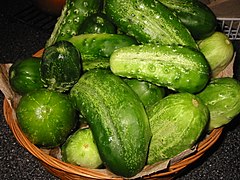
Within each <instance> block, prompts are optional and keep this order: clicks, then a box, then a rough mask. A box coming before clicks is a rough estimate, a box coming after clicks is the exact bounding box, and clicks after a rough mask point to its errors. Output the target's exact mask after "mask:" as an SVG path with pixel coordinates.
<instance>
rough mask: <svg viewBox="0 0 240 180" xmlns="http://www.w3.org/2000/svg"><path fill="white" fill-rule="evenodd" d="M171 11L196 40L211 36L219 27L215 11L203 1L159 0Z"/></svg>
mask: <svg viewBox="0 0 240 180" xmlns="http://www.w3.org/2000/svg"><path fill="white" fill-rule="evenodd" d="M158 1H159V2H161V3H162V4H164V5H165V6H167V7H168V8H169V9H171V10H172V11H173V12H174V13H175V14H176V15H177V17H178V18H179V19H180V20H181V21H182V23H183V24H184V25H185V26H186V27H187V28H188V30H189V31H190V32H191V34H192V36H193V37H194V38H195V39H204V38H206V37H209V36H211V35H212V34H213V33H214V32H215V30H216V27H217V18H216V16H215V14H214V13H213V11H212V10H211V9H210V8H209V7H208V6H207V5H205V4H204V3H202V2H201V1H196V0H158Z"/></svg>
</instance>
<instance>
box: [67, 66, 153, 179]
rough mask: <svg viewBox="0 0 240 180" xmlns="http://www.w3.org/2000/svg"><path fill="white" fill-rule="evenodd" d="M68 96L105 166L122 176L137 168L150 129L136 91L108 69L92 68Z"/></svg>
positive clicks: (141, 163)
mask: <svg viewBox="0 0 240 180" xmlns="http://www.w3.org/2000/svg"><path fill="white" fill-rule="evenodd" d="M70 97H71V99H72V102H73V104H74V105H75V107H76V108H77V109H78V110H79V111H80V113H81V114H82V115H83V117H85V118H86V121H87V122H88V124H89V126H90V128H91V130H92V133H93V137H94V140H95V142H96V145H97V147H98V150H99V154H100V157H101V159H102V161H103V163H104V164H105V165H106V167H107V168H109V169H110V170H111V172H113V173H115V174H116V175H120V176H124V177H131V176H134V175H135V174H137V173H138V172H140V171H141V170H142V169H143V167H144V165H145V163H146V158H147V152H148V146H149V141H150V137H151V130H150V127H149V122H148V118H147V115H146V111H145V109H144V107H143V104H142V102H141V100H140V99H139V97H138V96H137V94H136V93H135V92H134V91H133V90H132V89H131V88H130V87H129V86H128V85H127V84H126V83H125V82H124V81H123V80H122V79H121V78H120V77H118V76H116V75H114V74H113V73H112V72H111V71H110V70H105V69H93V70H90V71H87V72H86V73H84V74H83V75H82V76H81V78H80V79H79V81H78V82H77V83H76V84H75V85H74V86H73V88H72V89H71V91H70Z"/></svg>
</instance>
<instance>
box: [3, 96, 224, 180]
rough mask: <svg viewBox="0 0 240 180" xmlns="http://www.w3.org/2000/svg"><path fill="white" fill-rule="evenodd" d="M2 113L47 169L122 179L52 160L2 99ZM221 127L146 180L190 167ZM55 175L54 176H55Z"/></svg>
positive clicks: (19, 137) (220, 131)
mask: <svg viewBox="0 0 240 180" xmlns="http://www.w3.org/2000/svg"><path fill="white" fill-rule="evenodd" d="M3 112H4V116H5V119H6V122H7V124H8V125H9V127H10V129H11V130H12V132H13V135H14V136H15V138H16V140H17V141H18V142H19V143H20V144H21V145H22V146H23V147H24V148H25V149H27V150H28V151H29V152H30V153H31V154H32V155H33V156H35V157H36V158H37V159H38V160H40V161H41V162H44V164H43V165H45V166H46V165H47V166H49V167H53V168H55V169H58V170H61V171H64V172H66V173H71V174H76V175H79V176H84V177H87V178H93V179H96V178H98V179H99V178H100V179H122V178H120V177H115V176H114V175H113V174H111V173H110V172H109V171H107V170H106V169H88V168H84V167H80V166H76V165H72V164H69V163H65V162H63V161H61V160H59V159H57V158H54V157H52V156H50V155H48V154H46V153H45V152H43V151H42V150H41V149H39V148H38V147H37V146H35V145H34V144H32V143H31V142H30V141H29V140H28V139H27V137H26V136H25V135H24V133H23V132H22V131H21V129H20V127H19V125H18V122H17V120H16V119H15V118H14V115H13V114H14V111H13V109H12V107H11V106H10V104H9V102H8V100H7V99H6V98H4V101H3ZM222 131H223V127H221V128H217V129H214V130H213V131H212V132H211V133H210V134H209V135H208V137H206V138H205V139H204V140H203V141H201V142H200V143H199V144H198V147H197V150H196V152H195V153H194V154H193V155H190V156H188V157H186V158H184V159H183V160H180V161H178V162H176V163H174V164H172V165H170V166H169V168H168V170H167V171H164V172H157V173H154V174H150V175H147V176H146V177H147V178H156V177H164V176H172V175H174V174H176V173H178V172H179V171H181V170H182V169H184V168H185V167H186V166H188V165H190V164H191V163H193V162H195V161H196V160H197V159H199V158H200V157H201V156H202V155H203V154H204V153H205V152H206V151H207V150H208V149H209V148H210V147H211V146H212V145H213V144H214V143H215V142H216V141H217V140H218V139H219V137H220V135H221V134H222ZM55 175H56V174H55Z"/></svg>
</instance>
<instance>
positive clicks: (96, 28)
mask: <svg viewBox="0 0 240 180" xmlns="http://www.w3.org/2000/svg"><path fill="white" fill-rule="evenodd" d="M95 33H98V34H100V33H109V34H116V33H117V27H116V26H115V25H114V24H113V23H112V22H111V21H110V20H109V18H108V17H107V16H106V15H105V14H104V13H96V14H93V15H91V16H89V17H88V18H87V19H86V20H85V21H84V22H83V25H82V28H81V29H80V31H79V33H78V34H95Z"/></svg>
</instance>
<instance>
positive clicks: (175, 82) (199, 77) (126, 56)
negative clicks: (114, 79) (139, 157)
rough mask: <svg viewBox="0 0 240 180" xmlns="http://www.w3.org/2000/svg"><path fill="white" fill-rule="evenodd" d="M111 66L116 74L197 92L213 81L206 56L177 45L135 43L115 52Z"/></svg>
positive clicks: (170, 87) (111, 58) (178, 89)
mask: <svg viewBox="0 0 240 180" xmlns="http://www.w3.org/2000/svg"><path fill="white" fill-rule="evenodd" d="M110 68H111V70H112V72H113V73H114V74H116V75H119V76H122V77H128V78H137V79H141V80H145V81H149V82H151V83H153V84H156V85H159V86H164V87H167V88H169V89H172V90H175V91H180V92H190V93H196V92H199V91H201V90H202V89H203V88H204V87H205V86H206V84H207V83H208V81H209V74H210V68H209V64H208V62H207V60H206V59H205V57H204V55H203V54H202V53H201V52H200V51H198V50H194V49H192V48H189V47H183V46H175V45H171V46H168V45H165V46H164V45H154V44H144V45H134V46H130V47H123V48H120V49H118V50H116V51H114V52H113V54H112V55H111V57H110Z"/></svg>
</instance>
